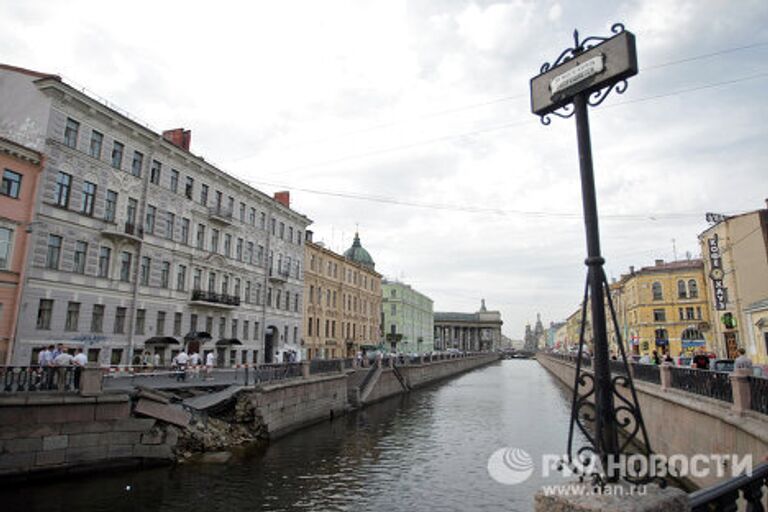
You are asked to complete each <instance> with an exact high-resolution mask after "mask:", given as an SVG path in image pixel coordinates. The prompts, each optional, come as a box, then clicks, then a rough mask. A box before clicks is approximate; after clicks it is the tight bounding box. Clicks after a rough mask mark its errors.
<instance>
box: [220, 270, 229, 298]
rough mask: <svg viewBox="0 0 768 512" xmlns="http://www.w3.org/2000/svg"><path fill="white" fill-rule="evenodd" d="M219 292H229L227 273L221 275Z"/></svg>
mask: <svg viewBox="0 0 768 512" xmlns="http://www.w3.org/2000/svg"><path fill="white" fill-rule="evenodd" d="M221 293H223V294H224V295H226V294H228V293H229V276H228V275H227V274H224V275H223V276H221Z"/></svg>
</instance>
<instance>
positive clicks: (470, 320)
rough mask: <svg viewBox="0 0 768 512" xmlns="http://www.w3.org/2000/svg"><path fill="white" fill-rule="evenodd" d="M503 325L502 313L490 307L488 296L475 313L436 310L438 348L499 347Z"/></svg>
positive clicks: (468, 349)
mask: <svg viewBox="0 0 768 512" xmlns="http://www.w3.org/2000/svg"><path fill="white" fill-rule="evenodd" d="M502 325H503V322H502V320H501V313H500V312H499V311H488V309H487V308H486V307H485V299H483V300H482V301H481V302H480V309H479V310H478V311H477V312H475V313H450V312H435V350H440V351H443V350H449V349H457V350H463V351H471V352H478V351H487V350H499V349H500V348H501V346H502V335H501V326H502Z"/></svg>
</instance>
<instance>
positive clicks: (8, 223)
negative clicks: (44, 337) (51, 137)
mask: <svg viewBox="0 0 768 512" xmlns="http://www.w3.org/2000/svg"><path fill="white" fill-rule="evenodd" d="M42 165H43V157H42V155H41V154H40V153H39V152H37V151H32V150H30V149H29V148H26V147H24V146H21V145H19V144H16V143H14V142H12V141H10V140H8V139H4V138H0V172H2V173H3V174H2V184H0V364H7V363H8V362H9V360H10V354H11V351H12V349H13V342H14V339H15V336H16V324H17V319H18V313H19V304H20V302H21V301H20V298H21V292H22V286H21V283H22V282H23V280H24V275H25V274H24V273H25V270H26V268H25V262H26V256H27V240H28V238H29V235H28V233H27V230H29V229H31V228H32V224H31V223H32V219H33V216H34V212H35V197H36V195H37V183H38V181H39V177H40V173H41V170H42Z"/></svg>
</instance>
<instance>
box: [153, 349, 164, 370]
mask: <svg viewBox="0 0 768 512" xmlns="http://www.w3.org/2000/svg"><path fill="white" fill-rule="evenodd" d="M153 361H154V363H155V368H157V367H159V366H160V363H162V360H161V359H160V353H158V352H155V356H154V358H153Z"/></svg>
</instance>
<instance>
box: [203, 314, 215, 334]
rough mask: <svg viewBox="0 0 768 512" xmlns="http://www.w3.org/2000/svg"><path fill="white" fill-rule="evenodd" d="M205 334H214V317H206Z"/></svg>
mask: <svg viewBox="0 0 768 512" xmlns="http://www.w3.org/2000/svg"><path fill="white" fill-rule="evenodd" d="M205 332H207V333H208V334H211V333H212V332H213V317H212V316H207V317H205Z"/></svg>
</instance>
